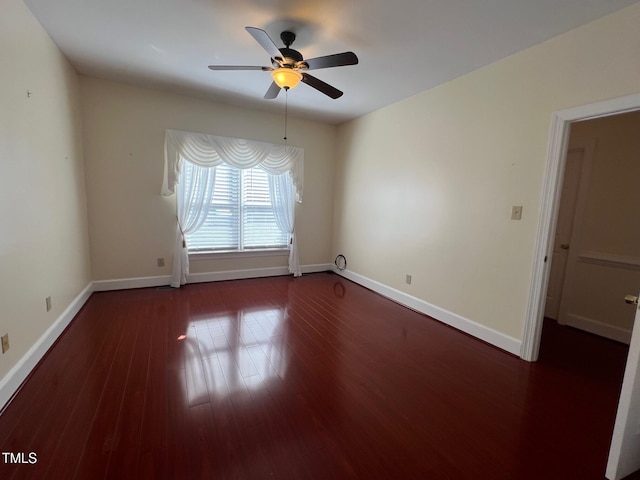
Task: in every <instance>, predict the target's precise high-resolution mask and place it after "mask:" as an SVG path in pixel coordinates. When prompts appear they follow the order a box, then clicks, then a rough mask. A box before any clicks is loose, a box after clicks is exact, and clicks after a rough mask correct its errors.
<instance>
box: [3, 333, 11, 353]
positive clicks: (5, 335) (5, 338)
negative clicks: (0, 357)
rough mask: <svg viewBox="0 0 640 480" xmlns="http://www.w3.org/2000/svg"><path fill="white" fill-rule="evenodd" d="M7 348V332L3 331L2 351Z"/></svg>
mask: <svg viewBox="0 0 640 480" xmlns="http://www.w3.org/2000/svg"><path fill="white" fill-rule="evenodd" d="M7 350H9V334H8V333H5V334H4V335H2V353H5V352H6V351H7Z"/></svg>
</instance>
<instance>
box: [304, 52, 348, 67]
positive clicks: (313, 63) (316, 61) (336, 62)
mask: <svg viewBox="0 0 640 480" xmlns="http://www.w3.org/2000/svg"><path fill="white" fill-rule="evenodd" d="M305 62H306V63H307V65H309V70H317V69H319V68H330V67H343V66H345V65H357V63H358V57H357V56H356V54H355V53H353V52H344V53H336V54H334V55H327V56H324V57H316V58H310V59H308V60H305Z"/></svg>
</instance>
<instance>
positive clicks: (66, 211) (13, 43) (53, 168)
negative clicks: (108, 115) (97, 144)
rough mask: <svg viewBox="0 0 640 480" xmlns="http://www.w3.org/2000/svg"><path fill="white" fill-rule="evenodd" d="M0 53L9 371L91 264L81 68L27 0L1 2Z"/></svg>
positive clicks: (3, 312)
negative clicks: (47, 305)
mask: <svg viewBox="0 0 640 480" xmlns="http://www.w3.org/2000/svg"><path fill="white" fill-rule="evenodd" d="M0 59H2V68H0V85H1V87H0V165H2V178H3V181H2V188H0V224H1V225H2V235H0V272H2V275H0V334H5V333H8V334H9V340H10V345H11V348H10V350H9V351H8V352H7V353H5V354H4V355H1V356H0V379H2V378H3V377H4V376H5V375H6V374H7V372H8V371H9V370H10V369H11V368H12V367H13V366H15V365H16V363H17V362H18V361H19V360H20V359H21V358H22V357H23V356H24V355H25V353H26V352H27V351H28V349H29V348H30V347H31V346H32V345H33V344H34V343H35V342H36V341H37V340H38V339H39V338H40V337H41V336H42V335H43V334H44V332H45V331H46V330H47V328H49V327H50V326H51V325H52V323H53V322H54V321H55V320H56V319H57V318H58V317H59V316H60V315H61V313H62V312H63V311H64V310H65V309H66V308H67V307H68V306H69V305H70V303H71V302H72V300H73V299H74V298H75V297H76V296H77V295H78V294H79V293H80V292H81V291H82V290H83V289H84V288H85V287H87V285H88V284H89V282H90V281H91V273H90V266H89V265H90V264H89V250H88V236H87V221H86V202H85V187H84V170H83V153H82V140H81V134H82V131H81V120H80V107H79V94H78V82H77V76H76V74H75V71H74V70H73V69H72V68H71V66H70V65H69V64H68V63H67V61H66V60H65V58H64V57H63V56H62V55H61V54H60V52H59V51H58V49H57V48H56V46H55V45H54V44H53V42H52V41H51V40H50V39H49V37H48V36H47V34H46V33H45V32H44V30H43V29H42V28H41V26H40V24H39V23H38V22H37V21H36V20H35V19H34V18H33V16H32V15H31V13H30V12H29V11H28V10H27V8H26V7H25V5H24V4H23V3H22V1H20V0H3V2H2V3H0ZM27 91H29V92H31V95H30V96H28V95H27ZM47 296H51V298H52V305H53V308H52V310H51V311H50V312H46V309H45V297H47Z"/></svg>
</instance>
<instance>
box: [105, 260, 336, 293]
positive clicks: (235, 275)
mask: <svg viewBox="0 0 640 480" xmlns="http://www.w3.org/2000/svg"><path fill="white" fill-rule="evenodd" d="M300 270H301V271H302V273H315V272H326V271H327V270H333V265H332V264H330V263H320V264H316V265H302V266H301V267H300ZM280 275H290V273H289V269H288V268H287V267H268V268H252V269H245V270H226V271H222V272H205V273H190V274H189V276H188V277H187V283H204V282H220V281H223V280H240V279H244V278H261V277H277V276H280ZM170 283H171V277H170V276H169V275H163V276H158V277H136V278H116V279H113V280H96V281H94V282H93V291H95V292H105V291H109V290H127V289H130V288H148V287H162V286H167V285H169V284H170Z"/></svg>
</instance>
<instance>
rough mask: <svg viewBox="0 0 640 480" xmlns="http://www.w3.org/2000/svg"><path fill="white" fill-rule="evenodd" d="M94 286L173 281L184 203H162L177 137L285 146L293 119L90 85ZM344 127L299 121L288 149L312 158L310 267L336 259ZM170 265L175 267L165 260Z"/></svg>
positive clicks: (255, 261) (307, 208)
mask: <svg viewBox="0 0 640 480" xmlns="http://www.w3.org/2000/svg"><path fill="white" fill-rule="evenodd" d="M80 83H81V92H82V105H83V120H84V132H85V135H84V146H85V157H86V170H87V191H88V202H89V213H90V215H89V230H90V238H91V262H92V263H91V264H92V268H93V278H94V280H109V279H119V278H132V277H148V276H156V275H168V274H170V273H171V264H172V263H171V262H172V257H173V245H174V239H175V198H174V197H170V198H165V197H162V196H161V195H160V188H161V185H162V176H163V168H164V132H165V129H167V128H172V129H178V130H188V131H194V132H203V133H210V134H215V135H223V136H229V137H240V138H248V139H251V140H260V141H266V142H272V143H279V142H281V141H282V136H283V128H284V117H283V116H282V115H273V114H267V113H263V112H258V111H254V110H245V109H240V108H235V107H230V106H227V105H223V104H219V103H213V102H209V101H206V100H202V99H197V98H191V97H186V96H180V95H174V94H170V93H164V92H159V91H154V90H149V89H143V88H137V87H132V86H127V85H124V84H119V83H113V82H109V81H106V80H100V79H96V78H90V77H81V78H80ZM335 136H336V127H334V126H329V125H324V124H320V123H315V122H310V121H306V120H299V119H295V118H290V119H289V131H288V142H289V144H290V145H295V146H299V147H303V148H304V149H305V164H304V198H303V203H302V204H301V205H298V207H297V210H296V216H297V219H296V228H297V233H298V243H299V248H300V262H301V264H302V265H313V264H321V263H325V264H326V263H327V262H329V261H330V258H331V255H330V252H331V249H330V244H331V228H332V215H333V178H334V160H335V159H334V157H335ZM159 257H164V258H165V259H166V265H165V267H157V266H156V259H157V258H159ZM286 259H287V257H286V256H285V257H283V256H278V257H260V258H249V259H238V258H233V259H223V260H208V261H193V262H191V272H192V273H203V272H216V271H225V270H237V269H252V268H263V267H275V266H285V265H286Z"/></svg>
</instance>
